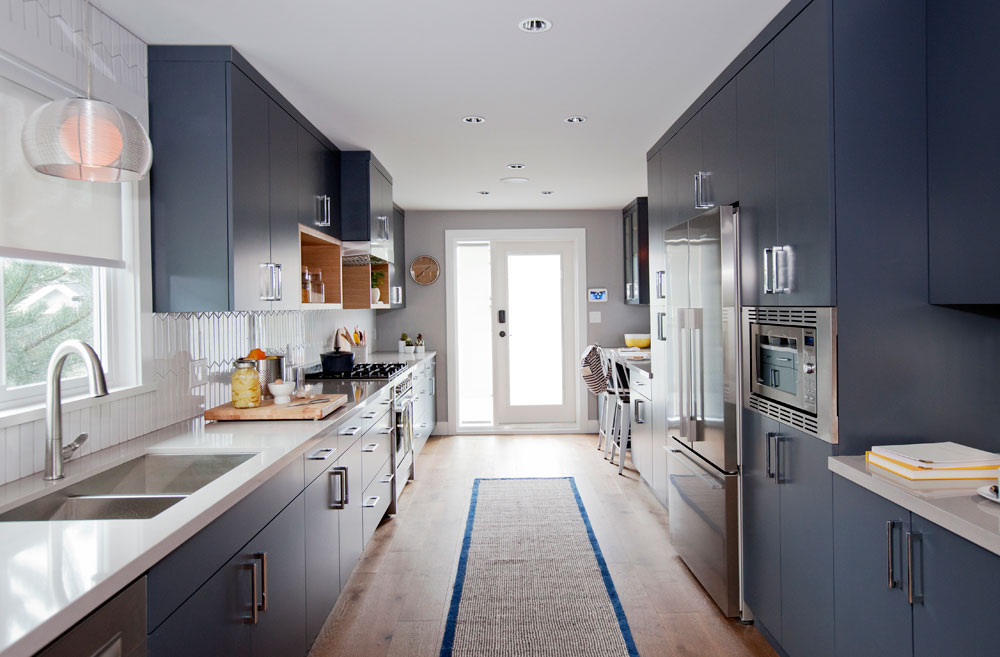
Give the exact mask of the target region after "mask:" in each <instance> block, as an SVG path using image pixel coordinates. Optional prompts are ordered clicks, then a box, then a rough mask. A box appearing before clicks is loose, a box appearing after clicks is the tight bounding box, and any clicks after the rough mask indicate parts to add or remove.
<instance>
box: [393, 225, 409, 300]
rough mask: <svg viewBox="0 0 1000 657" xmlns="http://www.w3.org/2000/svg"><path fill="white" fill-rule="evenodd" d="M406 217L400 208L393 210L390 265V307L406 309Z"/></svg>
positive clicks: (407, 274) (407, 272)
mask: <svg viewBox="0 0 1000 657" xmlns="http://www.w3.org/2000/svg"><path fill="white" fill-rule="evenodd" d="M405 221H406V215H405V214H404V213H403V211H402V210H400V209H399V208H395V207H394V208H393V209H392V244H393V247H392V264H391V265H389V306H390V307H391V308H406V279H407V278H408V277H409V273H410V269H409V266H408V263H407V262H406V246H405V244H404V241H403V240H404V235H405V232H404V231H405V228H404V225H403V224H404V222H405Z"/></svg>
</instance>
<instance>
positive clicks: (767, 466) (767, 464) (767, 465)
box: [764, 431, 774, 479]
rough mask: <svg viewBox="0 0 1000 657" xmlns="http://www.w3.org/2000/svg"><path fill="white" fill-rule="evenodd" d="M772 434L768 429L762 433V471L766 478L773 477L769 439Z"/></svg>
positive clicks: (772, 436)
mask: <svg viewBox="0 0 1000 657" xmlns="http://www.w3.org/2000/svg"><path fill="white" fill-rule="evenodd" d="M772 438H774V434H773V433H771V432H770V431H769V432H767V433H765V434H764V472H765V474H766V475H767V478H768V479H774V463H773V461H772V460H771V439H772Z"/></svg>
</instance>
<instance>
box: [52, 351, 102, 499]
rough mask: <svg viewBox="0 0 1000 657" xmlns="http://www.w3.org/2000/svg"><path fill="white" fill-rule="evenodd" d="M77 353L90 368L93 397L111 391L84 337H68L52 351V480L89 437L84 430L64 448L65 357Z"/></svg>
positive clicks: (60, 474) (61, 472)
mask: <svg viewBox="0 0 1000 657" xmlns="http://www.w3.org/2000/svg"><path fill="white" fill-rule="evenodd" d="M73 354H78V355H79V356H80V358H82V359H83V364H84V365H85V366H86V368H87V377H88V378H89V379H90V396H91V397H103V396H105V395H106V394H108V384H107V382H105V380H104V369H103V368H102V367H101V359H100V358H98V356H97V352H96V351H94V348H93V347H91V346H90V345H89V344H87V343H86V342H83V341H82V340H67V341H66V342H63V343H62V344H60V345H59V346H58V347H56V350H55V351H54V352H53V353H52V358H51V359H50V360H49V372H48V378H47V380H48V385H47V386H46V388H45V430H46V436H45V479H46V480H48V481H52V480H55V479H62V478H63V461H66V460H69V459H70V458H71V457H72V456H73V453H74V452H76V450H78V449H80V445H82V444H83V443H84V442H86V440H87V434H85V433H81V434H80V435H79V436H77V437H76V439H75V440H74V441H73V442H72V443H70V444H69V445H66V446H65V447H63V444H62V384H61V383H60V378H61V377H62V370H63V365H64V364H65V363H66V359H67V358H69V357H70V356H71V355H73Z"/></svg>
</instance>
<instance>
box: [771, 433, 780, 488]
mask: <svg viewBox="0 0 1000 657" xmlns="http://www.w3.org/2000/svg"><path fill="white" fill-rule="evenodd" d="M772 435H773V436H774V483H776V484H777V485H779V486H780V485H781V434H777V433H775V434H772Z"/></svg>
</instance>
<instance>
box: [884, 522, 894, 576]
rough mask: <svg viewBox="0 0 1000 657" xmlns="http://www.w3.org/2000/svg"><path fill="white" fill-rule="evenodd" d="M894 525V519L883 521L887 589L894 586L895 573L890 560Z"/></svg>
mask: <svg viewBox="0 0 1000 657" xmlns="http://www.w3.org/2000/svg"><path fill="white" fill-rule="evenodd" d="M895 526H896V521H895V520H887V521H886V523H885V555H886V557H885V559H886V571H887V573H888V580H887V581H886V586H888V587H889V589H894V588H896V573H895V565H894V564H893V562H892V528H893V527H895Z"/></svg>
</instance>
